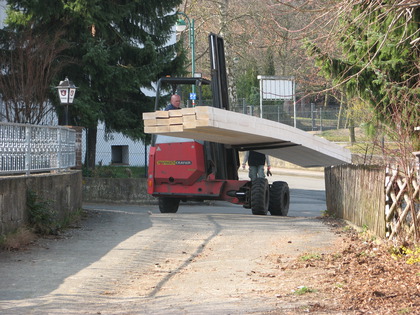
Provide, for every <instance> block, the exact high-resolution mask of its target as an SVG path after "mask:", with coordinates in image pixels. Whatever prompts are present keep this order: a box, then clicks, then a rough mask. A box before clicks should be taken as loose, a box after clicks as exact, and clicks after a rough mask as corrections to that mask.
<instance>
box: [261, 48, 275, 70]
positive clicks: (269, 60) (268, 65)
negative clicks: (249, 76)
mask: <svg viewBox="0 0 420 315" xmlns="http://www.w3.org/2000/svg"><path fill="white" fill-rule="evenodd" d="M263 73H264V75H276V67H275V64H274V54H273V50H272V49H271V47H268V49H267V53H266V58H265V63H264V69H263Z"/></svg>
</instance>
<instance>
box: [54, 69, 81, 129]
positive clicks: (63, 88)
mask: <svg viewBox="0 0 420 315" xmlns="http://www.w3.org/2000/svg"><path fill="white" fill-rule="evenodd" d="M55 88H56V89H57V91H58V97H59V98H60V103H61V104H63V105H64V104H65V105H66V126H68V124H69V104H73V100H74V96H75V95H76V89H77V87H76V86H75V85H74V83H73V82H72V81H69V79H68V78H67V77H66V78H65V79H64V81H60V84H59V85H58V86H56V87H55Z"/></svg>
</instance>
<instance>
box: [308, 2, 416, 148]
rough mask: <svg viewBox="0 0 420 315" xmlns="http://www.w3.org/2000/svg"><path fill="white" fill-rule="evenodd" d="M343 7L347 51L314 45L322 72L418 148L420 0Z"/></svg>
mask: <svg viewBox="0 0 420 315" xmlns="http://www.w3.org/2000/svg"><path fill="white" fill-rule="evenodd" d="M339 12H340V15H339V18H340V24H339V30H340V32H337V33H336V36H339V42H340V48H341V54H339V55H335V56H334V55H331V54H328V53H326V52H325V51H323V50H322V49H320V48H319V47H317V46H316V45H314V44H311V43H310V44H308V48H309V50H310V52H311V53H312V54H313V55H315V56H316V58H317V63H318V65H319V66H320V68H321V69H322V73H323V74H324V75H325V76H326V77H328V78H332V80H333V82H334V83H335V84H336V85H337V86H341V87H343V89H344V90H345V91H346V93H347V94H348V95H349V96H350V97H358V98H360V99H361V100H363V101H364V102H365V104H367V105H368V106H370V107H371V108H372V110H373V112H374V113H375V116H376V119H377V120H378V121H380V122H382V123H384V124H385V125H388V126H390V127H391V128H392V129H393V130H396V129H399V130H401V131H402V132H405V133H406V135H407V136H408V137H409V138H411V143H412V144H411V147H412V149H413V150H416V149H417V150H418V149H419V148H420V143H419V142H420V141H419V139H418V136H417V135H415V134H414V127H415V126H418V125H419V124H420V112H419V110H418V104H419V103H420V102H419V101H420V99H419V91H420V83H419V82H420V71H419V60H420V59H419V57H420V56H419V55H420V48H419V40H418V38H419V33H420V27H419V25H420V4H419V3H418V2H415V3H410V2H407V1H402V0H401V1H381V2H371V1H365V2H355V1H351V2H350V3H347V2H342V3H341V10H340V11H339ZM402 136H403V135H402V134H400V135H399V137H402Z"/></svg>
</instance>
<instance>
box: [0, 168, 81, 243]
mask: <svg viewBox="0 0 420 315" xmlns="http://www.w3.org/2000/svg"><path fill="white" fill-rule="evenodd" d="M28 191H32V192H34V193H35V194H36V195H37V196H38V198H40V200H44V201H49V203H50V207H51V209H52V210H54V211H56V213H57V214H58V218H59V219H64V218H65V217H66V216H67V215H68V214H70V213H71V212H73V211H76V210H78V209H80V208H81V207H82V172H81V171H69V172H62V173H55V174H54V173H48V174H32V175H29V176H26V175H25V176H24V175H21V176H1V177H0V235H4V234H8V233H11V232H13V231H14V230H16V229H17V228H19V227H21V226H24V225H25V224H27V219H28V218H27V210H26V200H27V193H28Z"/></svg>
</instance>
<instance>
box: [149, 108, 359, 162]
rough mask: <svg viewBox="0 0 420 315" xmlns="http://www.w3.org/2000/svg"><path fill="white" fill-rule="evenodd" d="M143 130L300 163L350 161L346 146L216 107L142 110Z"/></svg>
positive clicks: (279, 124) (275, 123) (273, 122)
mask: <svg viewBox="0 0 420 315" xmlns="http://www.w3.org/2000/svg"><path fill="white" fill-rule="evenodd" d="M143 120H144V132H145V133H150V134H159V135H167V136H173V137H182V138H188V139H195V140H203V141H210V142H217V143H223V144H226V145H231V146H232V147H236V148H237V149H238V150H243V151H245V150H255V151H258V152H262V153H265V154H269V155H270V156H273V157H276V158H279V159H282V160H285V161H288V162H291V163H294V164H296V165H299V166H303V167H315V166H330V165H336V164H343V163H350V162H351V154H350V151H348V150H347V149H345V148H343V147H341V146H338V145H336V144H334V143H331V142H329V141H327V140H325V139H323V138H320V137H317V136H314V135H312V134H309V133H307V132H305V131H302V130H299V129H297V128H293V127H290V126H288V125H285V124H281V123H278V122H275V121H271V120H267V119H263V118H259V117H254V116H249V115H245V114H241V113H235V112H231V111H227V110H224V109H220V108H215V107H209V106H198V107H194V108H183V109H180V110H170V111H156V112H149V113H143Z"/></svg>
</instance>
